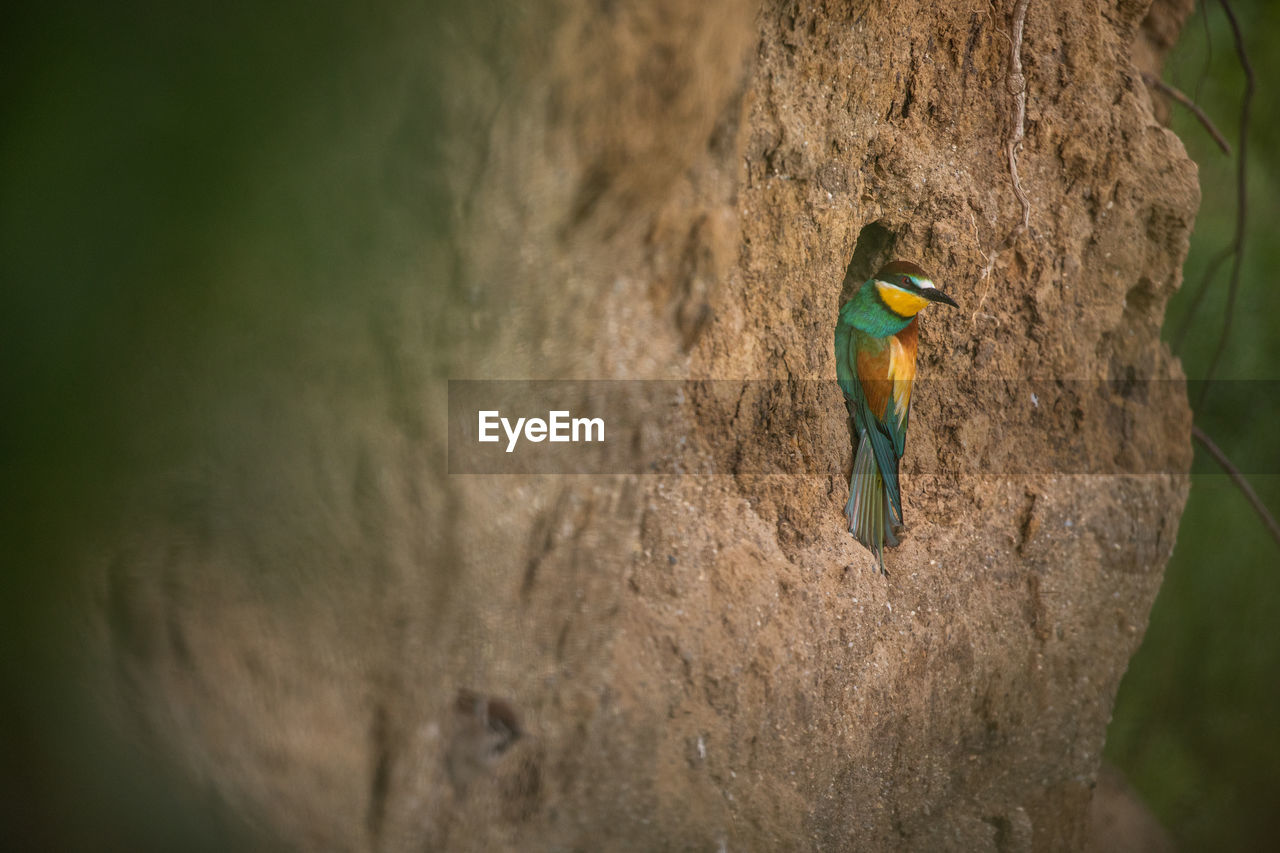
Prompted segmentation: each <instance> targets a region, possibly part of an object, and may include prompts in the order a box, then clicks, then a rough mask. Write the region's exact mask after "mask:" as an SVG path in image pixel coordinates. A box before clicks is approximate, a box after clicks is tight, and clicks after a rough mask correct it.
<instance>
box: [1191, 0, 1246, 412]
mask: <svg viewBox="0 0 1280 853" xmlns="http://www.w3.org/2000/svg"><path fill="white" fill-rule="evenodd" d="M1219 3H1220V5H1221V6H1222V11H1223V12H1225V13H1226V15H1227V20H1228V21H1229V22H1230V23H1231V35H1232V38H1233V39H1235V43H1236V55H1237V56H1238V57H1239V59H1240V68H1241V69H1242V70H1243V71H1244V100H1243V102H1242V103H1241V105H1240V153H1239V154H1238V155H1237V156H1238V157H1239V158H1240V159H1239V161H1238V162H1237V163H1236V236H1235V241H1234V242H1233V243H1232V251H1234V252H1235V257H1234V258H1233V259H1232V261H1231V283H1230V285H1228V287H1227V309H1226V312H1225V315H1224V317H1223V319H1222V332H1221V333H1220V335H1219V337H1218V347H1217V349H1215V350H1214V352H1213V360H1212V361H1210V362H1209V369H1208V371H1207V372H1206V373H1205V377H1204V378H1205V383H1204V386H1203V387H1202V388H1201V389H1200V398H1199V399H1198V400H1197V401H1196V408H1197V409H1202V408H1203V406H1204V401H1205V395H1206V394H1208V393H1209V386H1210V385H1211V384H1212V382H1211V381H1210V380H1212V379H1213V374H1214V371H1216V370H1217V369H1218V362H1219V360H1221V358H1222V353H1223V351H1224V350H1225V349H1226V348H1227V340H1228V339H1229V338H1230V336H1231V321H1232V319H1233V318H1234V316H1235V309H1236V292H1237V291H1238V290H1239V289H1240V266H1241V264H1242V262H1243V261H1244V235H1245V223H1246V221H1247V217H1248V212H1249V206H1248V200H1249V197H1248V192H1247V186H1248V184H1247V181H1246V176H1247V172H1248V163H1249V156H1248V155H1249V105H1250V103H1251V102H1252V101H1253V66H1252V65H1250V64H1249V54H1248V52H1247V51H1245V48H1244V36H1243V35H1241V33H1240V22H1239V21H1237V20H1236V14H1235V12H1234V11H1232V9H1231V4H1230V3H1228V2H1227V0H1219Z"/></svg>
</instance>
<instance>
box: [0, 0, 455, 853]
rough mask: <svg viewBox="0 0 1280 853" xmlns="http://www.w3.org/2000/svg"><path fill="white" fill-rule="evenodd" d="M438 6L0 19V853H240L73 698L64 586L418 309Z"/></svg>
mask: <svg viewBox="0 0 1280 853" xmlns="http://www.w3.org/2000/svg"><path fill="white" fill-rule="evenodd" d="M443 6H444V4H441V3H437V2H426V3H407V2H400V0H396V2H390V3H387V2H381V3H379V2H374V3H367V4H356V3H346V2H339V1H338V0H285V2H277V3H251V2H243V1H242V0H231V2H224V3H217V4H206V3H198V2H194V0H154V2H149V0H134V2H129V3H123V4H119V3H90V2H68V0H51V2H47V3H26V4H24V3H17V4H6V5H5V6H4V8H3V9H2V10H0V281H2V282H3V286H2V287H0V347H2V353H3V357H2V358H0V400H2V401H3V417H0V448H2V453H3V457H2V459H3V469H2V471H3V476H0V543H2V547H3V555H4V558H3V562H4V568H3V572H2V573H0V848H4V849H32V850H67V849H75V850H79V849H84V850H114V849H119V850H150V849H155V850H192V849H210V850H227V849H243V843H242V842H243V841H244V840H245V838H246V836H245V832H246V829H247V827H245V826H242V825H239V824H238V823H237V820H238V818H235V817H232V816H231V815H232V814H233V812H232V811H231V810H228V809H223V808H219V804H218V802H217V798H216V795H215V794H214V793H213V792H212V791H211V790H200V789H198V788H197V789H193V788H192V786H191V785H190V783H189V781H184V783H183V784H181V785H179V784H175V782H176V778H177V777H176V776H174V774H173V770H172V768H171V767H169V766H168V765H167V763H166V761H165V758H164V757H163V756H157V755H150V754H147V753H146V752H144V751H142V750H139V749H138V748H137V745H135V744H133V743H128V742H121V741H119V740H118V739H117V738H116V735H115V733H114V729H113V728H112V727H111V726H110V725H109V724H108V723H107V722H106V721H104V720H102V719H101V715H100V713H99V710H100V707H99V706H101V707H104V708H105V707H109V706H110V703H109V702H108V701H106V699H107V697H99V696H95V695H94V694H93V693H91V692H88V693H87V692H85V691H84V690H83V689H81V688H80V687H79V685H81V684H84V683H92V682H93V679H92V678H89V679H85V678H81V676H84V675H86V673H84V672H82V671H81V669H80V668H81V667H83V666H84V663H85V662H84V661H83V659H82V656H81V655H80V654H79V650H80V649H81V648H85V647H95V646H104V645H107V643H105V642H104V638H102V637H98V636H95V635H93V634H91V633H89V632H90V631H91V630H92V628H91V625H92V621H91V620H90V619H88V618H86V617H85V614H83V613H81V612H77V609H76V607H77V604H78V603H80V602H83V601H84V599H85V596H84V594H83V593H84V590H83V589H82V588H81V586H80V585H81V584H82V582H83V581H84V580H85V578H84V576H83V574H82V573H81V572H79V571H78V570H77V569H78V567H80V566H83V565H84V564H85V561H93V560H95V559H99V558H101V557H102V555H103V554H102V553H99V547H98V544H99V542H100V537H101V536H102V535H104V533H105V531H111V530H114V529H115V528H116V527H117V522H118V519H120V518H122V517H126V514H127V513H128V511H129V509H130V507H132V506H134V502H135V500H141V499H143V497H144V496H145V495H147V494H149V493H152V492H154V489H149V488H148V483H149V482H151V483H154V482H155V481H157V480H160V479H162V478H164V477H165V476H166V474H167V473H168V472H169V471H171V470H172V469H174V468H176V467H179V466H182V465H190V464H191V460H192V459H193V458H196V459H199V458H200V455H199V454H200V452H201V451H202V449H203V448H204V447H205V446H206V445H207V444H208V443H209V439H210V436H211V434H213V432H214V431H215V430H216V429H218V428H219V427H218V425H217V422H218V421H219V420H221V421H222V422H223V423H222V426H221V429H222V430H223V433H224V434H225V433H227V432H234V430H228V429H227V428H226V422H227V421H228V420H234V418H235V417H237V416H238V413H237V412H236V411H234V408H235V403H234V402H231V403H229V402H228V401H234V400H237V399H240V400H246V399H253V398H257V399H258V400H262V399H267V398H269V397H270V394H271V389H272V387H273V385H272V383H273V381H279V380H278V379H277V380H273V378H272V374H277V375H279V374H285V375H292V376H294V377H295V378H296V377H297V376H307V375H318V376H322V377H325V381H326V382H327V384H328V386H333V385H335V384H338V383H335V382H334V381H333V379H332V377H333V376H334V375H335V374H339V375H342V376H343V377H344V380H343V381H354V380H350V379H349V378H348V377H347V374H350V373H352V363H353V361H355V359H354V358H353V356H352V354H351V353H350V352H348V351H344V350H342V349H341V348H340V347H341V345H342V342H344V341H348V342H349V341H351V340H353V339H359V338H360V336H361V334H363V333H366V332H367V329H366V328H361V329H359V330H357V331H355V332H353V331H352V330H351V328H349V326H350V324H364V325H365V326H367V325H368V324H369V323H370V322H376V321H377V318H378V317H379V315H380V312H382V313H386V312H387V311H389V310H391V309H389V308H387V307H386V305H387V304H388V303H392V302H393V300H394V292H395V288H396V287H398V286H404V283H405V280H406V279H410V280H411V281H412V282H413V283H414V284H415V285H417V286H424V285H425V286H426V287H433V286H443V282H444V281H445V279H443V278H434V279H433V278H432V277H431V274H430V271H429V270H430V268H431V263H430V260H429V259H428V257H427V249H428V247H429V246H430V245H431V243H432V240H433V238H435V237H436V236H438V235H439V233H440V231H441V228H442V223H443V222H444V220H445V218H446V215H447V205H446V201H445V197H444V193H443V189H442V187H441V186H440V185H439V180H440V178H439V176H440V169H438V168H437V164H438V162H439V160H440V159H441V158H440V154H439V150H440V148H439V146H440V144H442V143H441V139H442V131H441V128H440V127H439V116H440V106H439V86H437V85H435V83H434V80H435V78H434V77H433V65H432V63H433V62H436V61H438V60H439V53H440V51H439V50H438V49H437V48H439V46H440V45H441V44H442V42H443V40H444V39H446V38H452V39H453V41H454V42H455V43H456V42H457V41H458V40H459V34H458V32H457V31H453V32H452V33H447V32H446V30H445V27H444V26H443V22H442V18H441V14H440V11H441V8H442V7H443ZM463 35H465V33H463ZM428 325H429V324H428ZM287 409H288V406H287V405H282V406H280V407H279V408H278V409H277V410H275V411H273V410H272V408H271V406H270V405H269V403H268V404H266V405H255V406H246V407H245V411H266V412H269V413H271V414H279V413H280V412H281V411H284V412H285V413H286V414H287ZM259 416H260V415H259ZM240 432H241V433H245V434H246V438H245V439H244V440H249V438H248V434H250V433H252V430H240ZM102 551H103V553H106V551H105V548H104V549H102ZM101 657H102V659H103V660H106V661H109V660H110V659H111V655H110V653H109V648H108V649H103V650H102V655H101ZM94 674H95V673H88V675H90V676H92V675H94ZM109 680H110V673H105V674H104V678H103V681H109ZM73 685H76V686H75V687H73Z"/></svg>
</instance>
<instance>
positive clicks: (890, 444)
mask: <svg viewBox="0 0 1280 853" xmlns="http://www.w3.org/2000/svg"><path fill="white" fill-rule="evenodd" d="M841 325H843V324H841ZM846 328H847V329H848V331H847V332H846V333H845V335H844V337H843V339H842V337H841V331H840V327H839V326H837V329H836V345H837V359H836V361H837V368H836V371H837V375H838V376H839V378H840V387H841V388H842V389H843V390H844V393H845V399H846V400H847V401H848V403H849V411H850V413H851V414H852V415H853V423H854V427H855V430H854V431H855V433H856V434H857V435H859V436H863V435H865V436H866V440H867V441H869V442H870V443H871V451H872V453H873V455H874V456H875V460H876V465H877V467H878V468H879V469H880V474H881V476H882V477H883V479H884V487H885V493H886V494H887V495H888V496H889V501H890V505H891V506H892V507H893V509H894V511H895V512H896V513H897V518H898V519H901V517H902V498H901V495H900V493H899V491H898V459H899V458H900V456H901V454H899V453H898V452H897V450H896V447H895V443H894V438H893V435H892V433H891V432H890V431H889V430H888V429H886V426H885V422H884V419H883V416H884V413H885V408H886V405H887V403H888V401H889V399H890V397H891V396H892V393H893V382H892V379H891V377H890V374H889V367H890V361H891V357H892V355H891V352H890V345H889V343H888V342H887V340H886V339H884V338H873V337H871V336H870V335H867V334H864V333H862V332H860V331H858V330H856V329H853V328H852V327H846ZM842 343H843V344H844V346H843V348H841V344H842Z"/></svg>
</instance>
